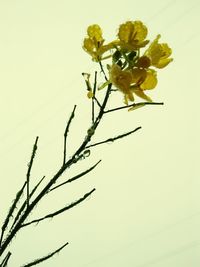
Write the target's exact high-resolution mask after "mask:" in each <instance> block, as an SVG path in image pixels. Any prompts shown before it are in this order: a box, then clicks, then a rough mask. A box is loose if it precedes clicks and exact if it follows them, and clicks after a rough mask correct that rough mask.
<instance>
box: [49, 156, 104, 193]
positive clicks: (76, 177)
mask: <svg viewBox="0 0 200 267" xmlns="http://www.w3.org/2000/svg"><path fill="white" fill-rule="evenodd" d="M100 162H101V160H99V161H98V162H97V163H96V164H95V165H93V166H92V167H91V168H89V169H87V170H86V171H83V172H81V173H79V174H78V175H76V176H74V177H72V178H70V179H68V180H67V181H65V182H63V183H61V184H59V185H57V186H55V187H53V188H51V189H50V190H49V191H48V192H47V193H49V192H51V191H53V190H55V189H57V188H59V187H60V186H63V185H65V184H67V183H71V182H73V181H75V180H77V179H79V178H80V177H82V176H84V175H86V174H87V173H89V172H90V171H92V170H93V169H94V168H95V167H96V166H97V165H98V164H99V163H100Z"/></svg>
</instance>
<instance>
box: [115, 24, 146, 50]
mask: <svg viewBox="0 0 200 267" xmlns="http://www.w3.org/2000/svg"><path fill="white" fill-rule="evenodd" d="M147 33H148V30H147V27H146V26H145V25H144V24H143V23H142V22H141V21H127V22H126V23H124V24H121V25H120V27H119V32H118V37H119V43H118V44H119V45H120V46H121V48H123V49H126V50H129V51H133V50H136V49H138V48H140V47H144V46H145V45H146V44H147V43H148V42H149V41H148V40H145V38H146V36H147Z"/></svg>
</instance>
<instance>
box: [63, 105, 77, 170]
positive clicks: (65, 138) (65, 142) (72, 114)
mask: <svg viewBox="0 0 200 267" xmlns="http://www.w3.org/2000/svg"><path fill="white" fill-rule="evenodd" d="M75 110H76V105H75V106H74V108H73V111H72V113H71V115H70V118H69V120H68V123H67V126H66V128H65V132H64V149H63V154H64V155H63V165H64V164H65V162H66V146H67V134H68V131H69V127H70V124H71V122H72V119H73V118H74V114H75Z"/></svg>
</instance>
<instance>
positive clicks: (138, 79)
mask: <svg viewBox="0 0 200 267" xmlns="http://www.w3.org/2000/svg"><path fill="white" fill-rule="evenodd" d="M132 76H133V82H134V84H133V85H132V86H131V89H132V90H133V92H134V94H136V95H137V96H138V97H140V98H142V99H144V100H146V101H149V102H152V99H151V98H150V97H149V96H147V95H146V94H145V93H144V91H145V90H151V89H154V88H155V87H156V85H157V82H158V81H157V73H156V71H155V70H152V69H147V70H145V69H137V68H136V69H133V70H132Z"/></svg>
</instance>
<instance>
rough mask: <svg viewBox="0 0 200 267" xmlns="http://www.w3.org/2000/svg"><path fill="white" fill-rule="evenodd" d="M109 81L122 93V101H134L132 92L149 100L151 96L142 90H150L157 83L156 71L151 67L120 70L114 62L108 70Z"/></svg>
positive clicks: (126, 102)
mask: <svg viewBox="0 0 200 267" xmlns="http://www.w3.org/2000/svg"><path fill="white" fill-rule="evenodd" d="M109 75H110V82H111V83H113V85H114V86H116V88H118V89H119V90H120V91H121V92H122V93H123V94H124V102H125V104H128V101H134V94H135V95H137V96H138V97H140V98H142V99H145V100H146V101H149V102H151V101H152V100H151V98H150V97H149V96H147V95H146V94H145V93H144V91H145V90H151V89H153V88H155V87H156V85H157V73H156V71H155V70H152V69H147V70H145V69H139V68H134V69H132V70H122V69H121V68H120V66H118V65H117V64H114V65H112V66H111V68H110V70H109Z"/></svg>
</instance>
